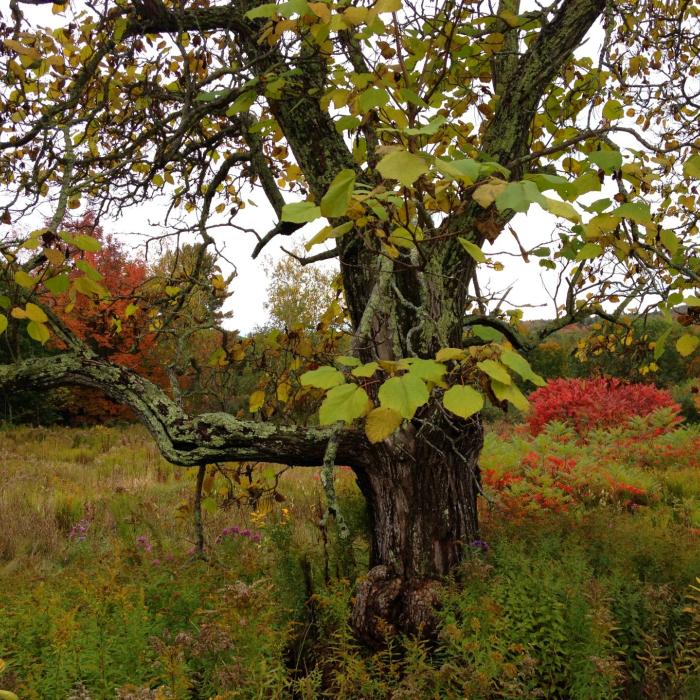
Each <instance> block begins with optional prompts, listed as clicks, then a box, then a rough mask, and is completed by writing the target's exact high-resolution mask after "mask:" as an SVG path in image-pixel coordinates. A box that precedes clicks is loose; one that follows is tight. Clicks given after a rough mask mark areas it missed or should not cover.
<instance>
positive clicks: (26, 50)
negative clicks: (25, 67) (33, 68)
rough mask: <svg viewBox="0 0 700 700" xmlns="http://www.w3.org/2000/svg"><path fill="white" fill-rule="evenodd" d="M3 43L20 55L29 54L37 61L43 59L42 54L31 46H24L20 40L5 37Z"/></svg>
mask: <svg viewBox="0 0 700 700" xmlns="http://www.w3.org/2000/svg"><path fill="white" fill-rule="evenodd" d="M2 43H3V44H5V46H6V47H7V48H8V49H11V50H12V51H14V52H15V53H16V54H19V55H20V56H28V57H29V58H31V59H33V60H35V61H40V60H41V54H40V53H39V52H38V51H37V50H36V49H35V48H32V47H31V46H23V45H22V44H20V43H19V41H15V40H14V39H5V40H4V41H3V42H2Z"/></svg>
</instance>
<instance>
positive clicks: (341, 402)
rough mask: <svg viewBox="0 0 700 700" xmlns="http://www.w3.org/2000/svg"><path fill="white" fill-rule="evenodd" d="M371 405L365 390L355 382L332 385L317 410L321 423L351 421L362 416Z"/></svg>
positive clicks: (329, 423)
mask: <svg viewBox="0 0 700 700" xmlns="http://www.w3.org/2000/svg"><path fill="white" fill-rule="evenodd" d="M371 407H372V403H371V401H370V400H369V397H368V396H367V392H366V391H365V390H364V389H363V388H362V387H359V386H357V384H342V385H340V386H336V387H333V388H332V389H331V390H330V391H329V392H328V393H327V394H326V398H325V399H324V400H323V403H322V404H321V408H320V409H319V412H318V417H319V422H320V424H321V425H331V424H332V423H337V422H338V421H343V422H345V423H352V421H354V420H355V419H356V418H360V417H362V416H364V415H365V414H366V413H367V412H368V411H369V410H370V408H371Z"/></svg>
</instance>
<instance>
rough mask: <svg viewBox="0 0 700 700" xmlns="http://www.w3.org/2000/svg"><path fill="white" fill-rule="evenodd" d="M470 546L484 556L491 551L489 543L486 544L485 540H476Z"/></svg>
mask: <svg viewBox="0 0 700 700" xmlns="http://www.w3.org/2000/svg"><path fill="white" fill-rule="evenodd" d="M469 546H470V547H473V548H474V549H478V550H479V551H481V552H483V553H484V554H486V552H488V551H489V549H491V547H490V546H489V543H488V542H485V541H484V540H474V541H473V542H472V543H471V544H470V545H469Z"/></svg>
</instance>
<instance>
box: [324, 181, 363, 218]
mask: <svg viewBox="0 0 700 700" xmlns="http://www.w3.org/2000/svg"><path fill="white" fill-rule="evenodd" d="M354 187H355V171H354V170H350V169H349V168H348V169H345V170H341V171H340V172H339V173H338V174H337V175H336V176H335V178H333V182H331V184H330V186H329V188H328V191H327V192H326V194H325V195H323V199H322V200H321V214H323V216H326V217H328V218H329V219H332V218H337V217H339V216H344V215H345V214H346V213H347V211H348V207H349V206H350V199H351V198H352V191H353V189H354Z"/></svg>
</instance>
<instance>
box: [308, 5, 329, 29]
mask: <svg viewBox="0 0 700 700" xmlns="http://www.w3.org/2000/svg"><path fill="white" fill-rule="evenodd" d="M309 9H310V10H311V12H313V13H314V14H315V15H316V17H318V18H319V19H320V20H321V21H322V22H323V23H324V24H328V23H329V22H330V21H331V10H330V7H328V5H326V3H325V2H310V3H309Z"/></svg>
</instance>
